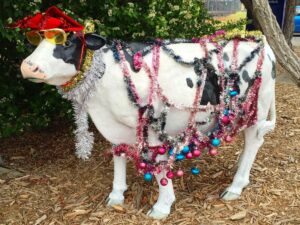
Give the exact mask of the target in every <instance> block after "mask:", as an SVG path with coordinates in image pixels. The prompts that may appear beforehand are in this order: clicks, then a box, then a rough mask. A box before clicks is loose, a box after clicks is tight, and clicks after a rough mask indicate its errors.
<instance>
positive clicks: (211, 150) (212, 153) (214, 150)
mask: <svg viewBox="0 0 300 225" xmlns="http://www.w3.org/2000/svg"><path fill="white" fill-rule="evenodd" d="M209 154H210V155H212V156H215V155H217V154H218V151H217V149H215V148H213V149H210V150H209Z"/></svg>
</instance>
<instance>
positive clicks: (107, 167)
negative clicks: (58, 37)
mask: <svg viewBox="0 0 300 225" xmlns="http://www.w3.org/2000/svg"><path fill="white" fill-rule="evenodd" d="M276 92H277V98H276V100H277V127H276V130H275V131H274V132H273V133H271V134H268V135H267V136H266V138H265V144H264V145H263V147H262V148H261V149H260V151H259V153H258V156H257V160H256V161H255V164H254V166H253V169H252V172H251V183H250V185H249V186H248V187H247V188H246V189H245V190H244V192H243V194H242V196H241V198H240V199H238V200H235V201H230V202H225V201H222V200H220V199H219V197H218V195H219V194H220V193H221V192H222V191H223V190H224V189H225V188H226V187H227V186H228V185H229V184H230V183H231V181H232V178H233V175H234V173H235V171H236V162H237V159H238V156H239V154H240V152H241V150H242V146H243V140H242V137H243V135H242V134H241V135H240V137H238V138H237V140H236V141H235V142H234V144H231V145H226V146H223V147H221V148H220V154H219V155H217V156H215V157H211V156H207V155H205V156H203V157H201V159H200V160H190V161H188V162H184V163H183V167H184V170H185V171H186V174H187V175H185V176H184V177H183V178H182V179H175V180H174V186H175V191H176V198H177V200H176V203H175V204H174V206H173V207H172V213H171V214H170V216H169V217H168V218H167V219H164V220H160V221H157V220H152V219H149V218H148V217H147V216H146V213H147V211H148V210H149V209H150V208H151V206H152V205H153V203H154V202H155V201H156V199H157V197H158V192H157V189H158V188H157V184H156V183H155V182H153V183H151V184H147V183H146V182H144V180H143V178H142V177H140V176H137V175H136V172H135V168H134V166H133V164H132V163H129V164H128V176H127V178H128V185H129V188H128V191H127V192H126V194H125V195H126V196H125V197H126V200H125V205H124V206H123V207H121V206H116V207H113V208H109V207H106V205H105V199H106V197H107V196H108V194H109V193H110V191H111V188H112V179H113V163H112V160H111V159H112V157H111V155H110V154H109V151H108V149H109V147H110V145H109V143H107V142H106V141H105V140H104V139H103V138H102V137H101V136H100V135H99V134H97V136H96V144H95V148H94V151H93V155H92V157H91V159H90V160H88V161H82V160H79V159H77V158H76V157H75V155H74V139H73V135H72V129H71V126H70V125H68V124H65V123H58V124H56V125H55V126H53V127H51V128H48V129H45V130H40V131H35V132H27V133H24V134H23V135H21V136H17V137H11V138H8V139H4V140H1V142H0V155H1V156H2V157H3V158H4V161H5V165H6V166H7V167H9V169H15V170H17V172H18V173H19V174H20V175H19V176H17V177H14V176H11V175H10V174H2V176H0V224H1V225H2V224H6V225H8V224H16V225H21V224H25V225H27V224H33V225H38V224H51V225H54V224H72V225H73V224H85V225H88V224H89V225H91V224H110V225H113V224H177V225H184V224H275V225H280V224H300V163H299V160H300V140H299V137H300V97H299V96H300V89H299V88H297V87H296V86H295V85H293V84H288V83H280V84H277V87H276ZM194 165H198V166H199V167H200V168H201V170H202V172H201V174H200V175H199V176H193V175H191V174H190V173H189V172H188V171H189V170H190V168H191V167H192V166H194Z"/></svg>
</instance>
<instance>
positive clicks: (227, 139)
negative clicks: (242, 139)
mask: <svg viewBox="0 0 300 225" xmlns="http://www.w3.org/2000/svg"><path fill="white" fill-rule="evenodd" d="M232 140H233V138H232V137H231V136H230V135H227V136H226V137H225V141H226V142H232Z"/></svg>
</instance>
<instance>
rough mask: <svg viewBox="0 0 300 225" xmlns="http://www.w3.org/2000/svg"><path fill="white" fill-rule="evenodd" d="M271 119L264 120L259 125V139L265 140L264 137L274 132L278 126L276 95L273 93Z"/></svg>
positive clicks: (270, 110)
mask: <svg viewBox="0 0 300 225" xmlns="http://www.w3.org/2000/svg"><path fill="white" fill-rule="evenodd" d="M269 113H270V119H269V120H263V121H261V122H260V123H259V128H258V132H257V135H258V137H259V138H263V136H264V135H265V134H266V133H268V132H270V131H272V130H274V128H275V124H276V107H275V93H274V92H273V98H272V101H271V105H270V109H269Z"/></svg>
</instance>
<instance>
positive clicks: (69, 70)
mask: <svg viewBox="0 0 300 225" xmlns="http://www.w3.org/2000/svg"><path fill="white" fill-rule="evenodd" d="M41 35H42V36H43V33H41ZM104 44H105V40H104V39H103V38H102V37H101V36H99V35H97V34H92V33H88V34H83V33H81V32H69V33H68V34H67V35H66V38H65V41H63V43H59V44H57V43H55V42H51V41H49V40H47V39H43V40H42V41H41V42H40V43H39V44H38V46H37V48H36V49H35V50H34V51H33V53H32V54H31V55H29V56H28V57H27V58H26V59H25V60H24V61H23V62H22V65H21V72H22V75H23V77H24V78H26V79H29V80H31V81H33V82H36V83H40V82H45V83H48V84H52V85H63V84H64V83H66V82H68V81H69V80H70V79H71V78H72V77H73V76H75V75H76V74H77V73H78V71H79V70H80V67H81V64H82V61H83V59H84V56H85V52H86V49H91V50H97V49H99V48H101V47H102V46H103V45H104Z"/></svg>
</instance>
